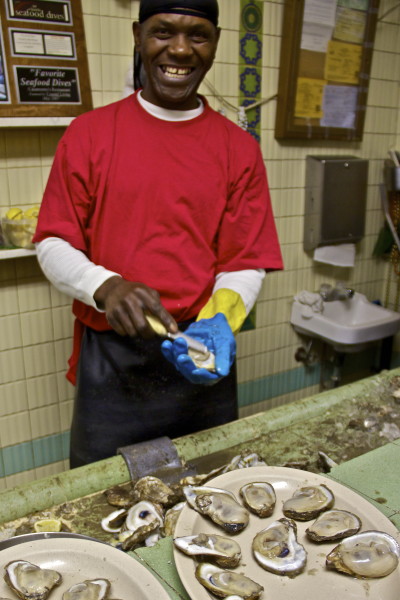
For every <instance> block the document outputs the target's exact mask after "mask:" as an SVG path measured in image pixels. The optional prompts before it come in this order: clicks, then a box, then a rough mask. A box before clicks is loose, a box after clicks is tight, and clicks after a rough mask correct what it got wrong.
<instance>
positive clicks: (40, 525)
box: [33, 519, 62, 533]
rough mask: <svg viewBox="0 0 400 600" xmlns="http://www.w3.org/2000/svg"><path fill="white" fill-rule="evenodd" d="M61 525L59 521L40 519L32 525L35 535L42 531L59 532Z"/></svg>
mask: <svg viewBox="0 0 400 600" xmlns="http://www.w3.org/2000/svg"><path fill="white" fill-rule="evenodd" d="M61 527H62V523H61V521H60V520H59V519H42V520H41V521H36V522H35V523H34V524H33V528H34V530H35V531H36V533H41V532H42V531H61Z"/></svg>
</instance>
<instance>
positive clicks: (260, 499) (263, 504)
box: [239, 481, 276, 518]
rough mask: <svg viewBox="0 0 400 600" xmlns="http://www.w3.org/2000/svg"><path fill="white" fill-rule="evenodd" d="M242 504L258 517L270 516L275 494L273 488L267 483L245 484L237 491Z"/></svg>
mask: <svg viewBox="0 0 400 600" xmlns="http://www.w3.org/2000/svg"><path fill="white" fill-rule="evenodd" d="M239 494H240V497H241V498H242V500H243V504H244V505H245V506H246V507H247V508H248V509H249V510H250V511H251V512H252V513H254V514H256V515H258V516H259V517H262V518H264V517H269V516H270V515H272V513H273V511H274V508H275V503H276V494H275V490H274V487H273V486H272V485H271V484H270V483H268V482H267V481H254V482H253V483H246V484H245V485H243V486H242V487H241V488H240V490H239Z"/></svg>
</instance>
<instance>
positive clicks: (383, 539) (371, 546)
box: [326, 531, 400, 578]
mask: <svg viewBox="0 0 400 600" xmlns="http://www.w3.org/2000/svg"><path fill="white" fill-rule="evenodd" d="M399 558H400V547H399V544H398V543H397V542H396V540H395V539H394V538H393V537H392V536H391V535H389V534H388V533H384V532H383V531H363V532H362V533H357V534H356V535H352V536H351V537H348V538H346V539H344V540H342V541H341V542H340V544H339V545H338V546H336V547H335V548H334V549H333V550H332V552H330V553H329V554H328V556H327V557H326V566H327V567H328V568H331V569H336V570H337V571H339V572H341V573H346V574H347V575H355V576H356V577H363V578H364V577H367V578H376V577H385V576H386V575H389V574H390V573H392V571H394V570H395V568H396V567H397V565H398V564H399Z"/></svg>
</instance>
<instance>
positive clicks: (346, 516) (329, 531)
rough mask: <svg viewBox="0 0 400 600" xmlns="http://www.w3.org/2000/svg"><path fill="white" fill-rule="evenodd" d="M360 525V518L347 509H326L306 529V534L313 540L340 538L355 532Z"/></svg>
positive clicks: (323, 540)
mask: <svg viewBox="0 0 400 600" xmlns="http://www.w3.org/2000/svg"><path fill="white" fill-rule="evenodd" d="M361 525H362V523H361V519H359V517H357V515H354V514H353V513H351V512H349V511H347V510H327V511H326V512H324V513H322V514H321V515H320V516H319V517H318V518H317V520H316V521H314V523H313V524H312V525H310V527H308V528H307V529H306V534H307V537H309V538H310V540H313V541H314V542H325V541H333V540H341V539H342V538H345V537H349V536H350V535H354V534H356V533H357V532H358V531H360V529H361Z"/></svg>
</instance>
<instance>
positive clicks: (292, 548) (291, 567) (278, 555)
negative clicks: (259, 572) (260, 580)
mask: <svg viewBox="0 0 400 600" xmlns="http://www.w3.org/2000/svg"><path fill="white" fill-rule="evenodd" d="M296 536H297V526H296V523H295V522H294V521H292V520H291V519H285V518H282V519H278V520H277V521H274V522H273V523H271V525H269V526H268V527H266V528H265V529H263V530H262V531H260V532H259V533H258V534H257V535H256V537H255V538H254V540H253V543H252V550H253V554H254V558H255V559H256V561H257V562H258V564H259V565H261V567H263V569H266V570H267V571H271V572H272V573H276V574H277V575H287V576H288V577H295V576H296V575H298V574H299V573H301V572H302V571H303V569H304V567H305V565H306V562H307V553H306V551H305V549H304V547H303V546H302V545H301V544H299V543H298V541H297V537H296Z"/></svg>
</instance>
